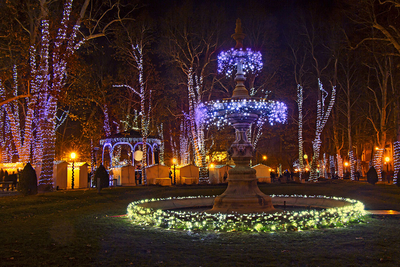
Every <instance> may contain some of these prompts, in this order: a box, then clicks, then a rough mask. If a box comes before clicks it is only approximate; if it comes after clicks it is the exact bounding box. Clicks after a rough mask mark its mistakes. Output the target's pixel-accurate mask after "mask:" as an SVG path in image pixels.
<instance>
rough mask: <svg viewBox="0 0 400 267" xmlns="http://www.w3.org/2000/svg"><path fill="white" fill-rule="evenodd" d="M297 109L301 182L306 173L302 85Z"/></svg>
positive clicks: (299, 86)
mask: <svg viewBox="0 0 400 267" xmlns="http://www.w3.org/2000/svg"><path fill="white" fill-rule="evenodd" d="M296 102H297V107H298V110H299V121H298V126H299V128H298V139H299V169H300V171H299V179H300V181H301V179H302V176H303V172H304V163H303V155H304V150H303V143H304V142H303V86H301V85H300V84H298V85H297V101H296Z"/></svg>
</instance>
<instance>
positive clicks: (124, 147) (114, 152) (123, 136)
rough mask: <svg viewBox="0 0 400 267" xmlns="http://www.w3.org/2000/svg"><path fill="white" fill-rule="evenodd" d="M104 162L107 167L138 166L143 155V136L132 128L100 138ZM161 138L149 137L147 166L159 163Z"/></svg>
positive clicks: (147, 142)
mask: <svg viewBox="0 0 400 267" xmlns="http://www.w3.org/2000/svg"><path fill="white" fill-rule="evenodd" d="M100 145H101V146H102V148H103V149H102V156H101V159H102V162H103V165H104V166H105V167H106V168H114V167H122V166H127V165H131V166H135V167H136V166H138V165H139V164H141V160H142V155H143V151H142V149H143V138H142V135H141V134H140V132H139V131H137V130H130V131H125V132H121V133H117V134H113V135H110V136H107V137H106V138H104V139H101V140H100ZM160 145H161V140H160V139H159V138H157V137H155V136H151V135H150V136H149V137H147V141H146V146H147V149H146V150H147V159H146V161H147V166H149V165H153V164H158V163H159V153H160V151H159V147H160Z"/></svg>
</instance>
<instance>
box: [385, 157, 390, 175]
mask: <svg viewBox="0 0 400 267" xmlns="http://www.w3.org/2000/svg"><path fill="white" fill-rule="evenodd" d="M389 161H390V158H389V157H385V162H386V175H388V174H387V173H388V172H389Z"/></svg>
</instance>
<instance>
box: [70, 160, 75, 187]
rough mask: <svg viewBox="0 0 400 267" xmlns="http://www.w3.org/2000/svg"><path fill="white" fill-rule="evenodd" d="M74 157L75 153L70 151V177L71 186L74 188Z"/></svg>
mask: <svg viewBox="0 0 400 267" xmlns="http://www.w3.org/2000/svg"><path fill="white" fill-rule="evenodd" d="M75 158H76V153H75V152H72V153H71V159H72V176H71V177H72V178H71V188H72V189H74V185H75V184H74V182H75V177H74V168H75Z"/></svg>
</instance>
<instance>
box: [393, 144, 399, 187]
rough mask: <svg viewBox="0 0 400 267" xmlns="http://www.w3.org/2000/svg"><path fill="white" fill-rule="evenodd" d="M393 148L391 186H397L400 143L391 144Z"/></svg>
mask: <svg viewBox="0 0 400 267" xmlns="http://www.w3.org/2000/svg"><path fill="white" fill-rule="evenodd" d="M393 146H394V160H393V165H394V175H393V184H397V183H398V181H397V175H398V173H399V170H400V142H399V141H396V142H394V144H393Z"/></svg>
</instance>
